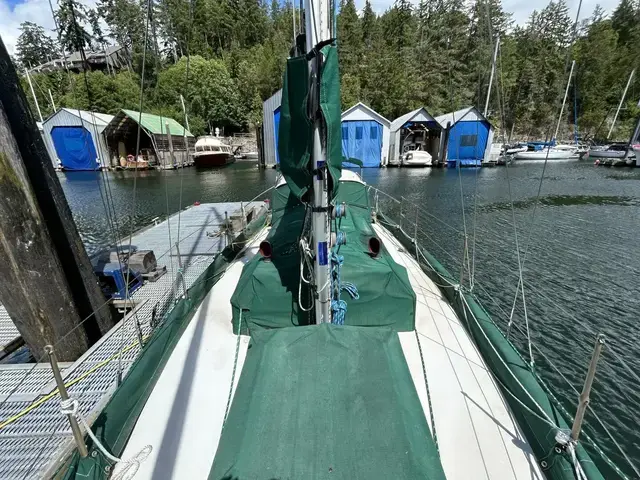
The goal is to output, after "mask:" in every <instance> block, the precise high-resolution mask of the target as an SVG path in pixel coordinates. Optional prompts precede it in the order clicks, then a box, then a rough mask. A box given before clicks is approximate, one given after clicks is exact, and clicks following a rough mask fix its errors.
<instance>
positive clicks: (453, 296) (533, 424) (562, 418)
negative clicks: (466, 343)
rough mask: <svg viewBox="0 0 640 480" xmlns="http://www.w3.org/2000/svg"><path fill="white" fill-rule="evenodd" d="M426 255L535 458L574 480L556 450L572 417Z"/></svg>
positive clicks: (583, 455) (581, 455)
mask: <svg viewBox="0 0 640 480" xmlns="http://www.w3.org/2000/svg"><path fill="white" fill-rule="evenodd" d="M389 224H391V222H389ZM391 230H392V231H393V233H394V234H395V236H396V238H398V239H400V240H401V241H403V243H404V244H405V246H406V247H407V249H408V250H409V251H413V249H414V248H415V246H414V245H412V244H411V240H410V239H409V238H408V237H407V236H406V234H405V233H404V232H403V231H402V230H400V229H399V228H393V227H391ZM422 253H423V255H424V257H425V258H426V260H427V262H428V263H424V262H421V266H422V267H423V269H424V271H425V273H427V275H429V276H430V277H431V278H432V279H433V280H434V281H435V282H436V283H437V284H438V285H439V286H440V288H441V290H442V291H443V293H444V294H445V296H446V297H447V299H448V300H449V302H450V303H451V305H452V307H453V308H454V310H455V311H456V313H457V315H458V317H459V318H460V319H462V320H463V322H462V324H463V325H464V326H465V327H466V329H467V331H468V332H469V334H470V335H471V337H472V339H473V341H474V343H475V344H476V345H477V347H478V350H479V351H480V353H481V355H482V358H483V359H484V361H485V363H486V365H487V367H488V369H489V371H491V372H492V374H493V375H494V376H495V377H496V378H497V380H498V382H497V383H498V385H499V386H500V388H501V390H502V392H503V393H504V398H505V400H506V401H507V403H508V404H509V406H510V407H511V410H512V412H513V414H514V416H515V418H516V420H517V422H518V425H519V427H520V428H521V429H522V432H523V433H524V435H525V437H526V439H527V441H528V442H529V444H530V445H531V448H532V450H533V452H534V454H535V455H536V457H537V458H538V460H539V461H540V462H542V461H544V462H545V464H544V465H543V464H542V463H541V467H542V470H543V471H544V473H545V475H546V476H547V478H550V479H563V480H575V474H574V472H573V467H572V464H571V462H570V459H569V458H568V454H565V453H560V454H558V453H557V452H555V450H554V447H555V446H556V440H555V434H556V432H557V430H558V429H562V430H565V431H568V430H569V429H570V425H569V423H570V422H571V421H572V419H571V418H567V416H566V415H565V414H566V412H564V414H563V412H562V411H561V410H560V409H559V408H558V406H557V405H556V404H555V403H554V402H552V401H551V398H550V396H549V395H548V394H547V392H546V391H545V388H543V385H544V383H543V382H542V380H541V379H540V378H539V376H538V375H537V374H536V373H535V371H534V370H532V369H531V367H530V366H529V364H528V363H527V362H526V361H525V360H524V359H523V358H522V357H521V356H520V354H519V353H518V351H517V350H516V348H515V347H514V346H513V344H512V343H511V342H510V341H509V340H508V339H507V338H506V337H505V336H504V335H503V333H502V332H501V331H500V329H499V328H498V327H497V325H496V324H495V323H494V322H493V320H492V318H491V316H490V315H489V314H488V313H487V312H486V310H485V309H484V308H483V307H482V306H481V304H480V303H479V301H477V299H476V298H475V296H474V295H473V294H472V293H469V292H467V291H464V292H463V293H462V296H461V295H460V290H459V289H458V288H457V280H456V279H455V278H454V277H453V276H452V275H451V274H450V273H449V272H448V271H447V269H446V268H445V267H444V266H442V264H440V262H438V260H437V259H436V258H435V257H433V256H432V255H431V254H430V253H429V252H427V251H424V250H422ZM463 299H464V300H463ZM473 316H475V319H476V320H477V321H476V320H474V318H473ZM523 405H525V406H526V408H525V407H524V406H523ZM540 407H542V410H544V412H545V414H546V415H547V416H548V417H549V418H551V419H552V420H553V422H554V424H555V425H556V427H555V428H554V427H551V425H549V423H548V422H547V421H544V420H542V418H544V417H543V415H542V413H541V411H540ZM532 412H533V413H532ZM541 417H542V418H541ZM583 436H584V433H583ZM581 438H582V437H581ZM576 454H577V456H578V459H579V460H580V464H581V466H582V468H583V470H584V472H585V474H586V475H587V478H588V479H589V480H601V479H603V478H606V477H604V476H603V475H602V473H601V472H600V470H599V468H598V466H597V465H596V464H595V463H593V461H592V460H591V458H590V456H589V454H588V453H587V451H586V450H585V449H584V446H583V442H582V441H581V442H579V443H578V446H577V448H576ZM612 473H613V472H612ZM615 476H617V475H615Z"/></svg>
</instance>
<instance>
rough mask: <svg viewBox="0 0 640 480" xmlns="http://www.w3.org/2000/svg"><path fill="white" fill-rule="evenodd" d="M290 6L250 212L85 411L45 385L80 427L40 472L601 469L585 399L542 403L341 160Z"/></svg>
mask: <svg viewBox="0 0 640 480" xmlns="http://www.w3.org/2000/svg"><path fill="white" fill-rule="evenodd" d="M306 10H307V12H313V14H308V15H306V19H307V22H308V26H307V35H306V48H304V49H303V51H298V52H296V53H297V55H296V56H293V57H292V58H290V59H289V60H288V61H287V69H286V73H285V81H284V88H283V103H282V107H281V121H280V130H279V137H280V143H279V153H280V168H281V172H282V174H283V176H282V177H281V178H280V179H279V180H278V182H277V184H276V185H275V188H274V189H273V193H272V198H271V202H270V205H271V212H270V219H269V220H268V223H267V225H266V226H265V227H264V228H256V226H258V227H260V226H262V225H263V223H264V219H262V218H261V219H257V220H255V221H254V222H255V223H253V222H252V223H250V225H249V226H248V227H247V229H246V231H245V233H246V236H245V240H244V241H242V242H239V243H240V245H239V244H238V243H235V242H234V243H233V244H231V245H229V247H228V248H227V249H225V250H224V251H223V252H222V253H221V254H220V256H218V257H217V259H216V261H217V263H216V264H214V265H213V267H212V269H211V270H209V269H208V270H207V271H206V272H205V273H204V274H203V277H202V280H203V281H202V282H201V283H199V284H198V287H197V288H194V289H192V290H190V291H185V292H184V295H183V296H182V298H180V300H179V301H178V302H177V304H176V305H175V306H173V309H172V310H171V311H170V313H169V315H168V316H167V318H164V319H163V328H161V329H159V330H157V331H155V332H154V333H153V334H152V336H151V338H150V339H149V340H148V343H147V344H146V345H145V348H144V350H143V351H142V353H141V354H140V356H139V357H138V359H137V360H136V363H135V364H134V365H133V366H132V367H131V370H130V371H129V373H128V374H127V376H126V377H125V378H124V379H122V381H121V382H118V385H117V388H115V389H114V391H113V392H112V396H111V398H110V399H108V401H106V402H105V404H104V407H103V408H101V409H100V410H99V411H97V412H95V415H93V416H92V418H91V419H89V420H85V419H84V417H83V416H82V406H81V405H78V402H77V401H72V400H73V399H64V402H63V405H62V407H63V408H62V414H64V415H68V416H69V417H70V418H71V419H72V420H73V419H77V420H78V421H79V422H80V424H81V425H84V426H85V428H86V429H88V430H87V431H86V432H84V433H89V431H90V432H91V433H90V435H91V438H90V439H85V438H83V436H82V435H80V438H78V437H76V441H77V442H78V443H77V446H78V450H77V451H73V452H71V454H70V455H67V453H68V452H63V453H61V454H60V455H59V457H58V458H56V459H55V462H56V465H57V466H58V467H59V470H58V472H57V476H59V477H65V478H87V477H91V478H108V477H109V476H111V478H158V477H166V478H204V477H208V478H213V479H223V478H224V479H228V478H239V479H240V478H341V479H342V478H344V479H351V478H366V479H375V478H381V479H382V478H385V479H386V478H406V479H415V478H433V479H436V478H464V479H468V478H476V477H477V476H478V475H482V476H484V477H486V478H491V479H495V478H527V479H529V478H545V477H547V478H558V479H572V478H577V479H583V478H589V479H599V478H602V475H601V473H600V472H599V470H598V468H597V466H596V465H595V464H594V463H593V461H592V460H591V458H590V455H589V454H588V453H587V451H586V450H585V449H584V447H583V444H582V443H581V442H579V435H580V431H581V430H580V428H581V415H583V414H584V409H582V410H578V414H576V421H575V422H572V418H571V417H570V416H569V415H567V414H566V412H565V411H564V410H562V409H561V408H560V407H559V406H558V405H557V404H556V402H554V398H553V397H552V395H550V394H549V393H547V391H546V389H545V387H544V384H543V383H542V382H541V381H540V379H539V377H538V376H537V374H536V371H535V369H534V368H533V365H532V363H533V362H532V358H530V359H528V360H527V359H525V358H523V357H522V356H520V354H519V353H518V352H517V350H516V349H515V347H514V346H513V345H512V343H511V342H510V341H509V338H508V337H506V336H505V335H503V334H502V332H501V331H500V330H499V329H498V328H497V326H496V325H495V323H494V322H493V321H492V319H491V317H490V316H489V314H488V313H487V312H486V311H485V310H484V309H483V308H482V306H481V305H480V303H479V302H478V300H477V298H476V296H475V294H474V293H473V290H472V288H471V286H469V285H468V283H467V284H465V281H464V280H465V275H469V274H470V271H469V269H468V268H467V270H466V271H465V267H464V262H463V267H462V272H461V274H460V276H459V277H455V276H453V275H452V274H451V273H450V272H448V271H447V270H446V269H445V268H444V267H443V266H442V265H441V264H440V263H439V262H438V261H437V260H436V259H435V258H434V257H433V256H432V255H431V254H430V253H429V252H427V251H425V250H424V249H423V248H421V246H420V245H419V233H418V232H419V229H420V224H419V218H420V209H419V207H418V206H416V205H413V204H409V203H405V202H402V200H396V199H392V200H391V203H394V202H395V203H397V204H399V205H400V208H401V210H400V215H399V216H395V215H394V209H393V208H390V209H388V210H387V209H386V208H381V207H380V201H379V196H380V195H384V194H383V193H382V192H379V191H377V190H376V189H373V188H371V187H369V186H368V185H367V184H366V183H365V182H363V180H362V179H361V178H360V177H359V176H358V175H356V174H355V173H353V172H349V171H346V170H342V162H343V158H342V153H341V144H340V143H341V142H340V91H339V76H338V69H337V50H336V47H335V45H334V41H333V39H332V38H331V37H332V32H331V31H330V25H332V22H331V21H330V20H331V14H330V11H331V9H330V8H329V5H328V2H320V1H317V0H307V2H306ZM300 43H301V44H304V42H300ZM403 208H404V210H403ZM465 247H466V236H465ZM465 251H466V248H465ZM178 255H179V254H178ZM222 265H224V268H223V267H222ZM214 279H215V280H214ZM185 290H186V289H185ZM597 348H598V347H597ZM600 348H601V347H600ZM586 392H587V394H588V390H586ZM582 407H584V408H586V404H582V406H581V407H580V408H582ZM580 412H581V413H580ZM572 423H573V427H572V428H571V430H570V424H572ZM85 441H86V442H88V451H84V450H83V448H82V445H84V442H85ZM461 456H464V461H463V462H462V461H460V458H461ZM479 472H480V473H479Z"/></svg>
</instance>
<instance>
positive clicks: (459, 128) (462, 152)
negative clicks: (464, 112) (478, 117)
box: [447, 121, 490, 167]
mask: <svg viewBox="0 0 640 480" xmlns="http://www.w3.org/2000/svg"><path fill="white" fill-rule="evenodd" d="M489 128H490V127H489V124H488V123H487V122H483V121H469V122H465V121H460V122H458V123H456V124H455V125H454V126H453V127H451V130H450V131H449V143H448V147H447V163H448V164H449V166H453V167H455V166H456V164H457V163H458V162H460V164H461V165H464V166H474V165H477V166H480V164H481V163H482V159H483V158H484V152H485V150H486V148H487V140H488V139H489Z"/></svg>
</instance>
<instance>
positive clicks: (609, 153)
mask: <svg viewBox="0 0 640 480" xmlns="http://www.w3.org/2000/svg"><path fill="white" fill-rule="evenodd" d="M625 155H627V152H625V151H621V150H589V158H625ZM628 156H629V157H633V156H635V154H634V153H633V152H632V151H631V150H630V151H629V154H628Z"/></svg>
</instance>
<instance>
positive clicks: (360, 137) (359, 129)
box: [356, 127, 362, 140]
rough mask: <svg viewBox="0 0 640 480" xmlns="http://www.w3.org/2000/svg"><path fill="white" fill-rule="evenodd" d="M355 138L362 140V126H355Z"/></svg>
mask: <svg viewBox="0 0 640 480" xmlns="http://www.w3.org/2000/svg"><path fill="white" fill-rule="evenodd" d="M356 140H362V127H356Z"/></svg>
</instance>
